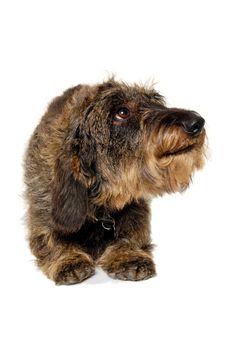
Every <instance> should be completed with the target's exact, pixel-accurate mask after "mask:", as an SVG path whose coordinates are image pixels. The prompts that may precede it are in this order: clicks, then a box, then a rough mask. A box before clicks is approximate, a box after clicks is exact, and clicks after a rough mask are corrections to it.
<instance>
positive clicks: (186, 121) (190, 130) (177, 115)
mask: <svg viewBox="0 0 233 350" xmlns="http://www.w3.org/2000/svg"><path fill="white" fill-rule="evenodd" d="M157 118H158V119H159V121H160V124H161V125H164V126H167V127H170V126H172V125H176V126H178V127H181V128H182V129H183V130H184V132H185V133H186V134H187V135H188V136H198V135H199V134H200V133H201V131H202V129H203V128H204V125H205V119H204V118H202V117H201V116H200V115H199V114H198V113H197V112H194V111H187V110H184V109H178V108H168V109H166V110H164V111H160V112H158V114H157Z"/></svg>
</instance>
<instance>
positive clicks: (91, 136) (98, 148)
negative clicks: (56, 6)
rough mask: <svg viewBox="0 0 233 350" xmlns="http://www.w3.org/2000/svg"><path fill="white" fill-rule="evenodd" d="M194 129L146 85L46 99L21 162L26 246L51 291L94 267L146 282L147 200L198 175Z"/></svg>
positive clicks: (81, 88)
mask: <svg viewBox="0 0 233 350" xmlns="http://www.w3.org/2000/svg"><path fill="white" fill-rule="evenodd" d="M204 124H205V120H204V119H203V118H202V117H201V116H200V115H199V114H198V113H196V112H194V111H191V110H185V109H178V108H168V107H167V106H166V103H165V100H164V97H163V96H162V95H161V94H160V93H158V92H157V91H155V90H154V88H153V86H152V87H147V86H141V85H137V84H135V85H128V84H126V83H124V82H118V81H116V80H115V79H114V78H111V79H109V80H107V81H105V82H103V83H100V84H96V85H92V86H90V85H77V86H75V87H72V88H70V89H68V90H66V91H65V92H64V93H63V95H61V96H59V97H56V98H55V99H54V100H53V101H52V102H51V104H50V105H49V107H48V109H47V112H46V113H45V115H44V116H43V117H42V119H41V121H40V123H39V125H38V126H37V128H36V129H35V131H34V133H33V135H32V137H31V139H30V142H29V145H28V148H27V150H26V154H25V159H24V168H25V184H26V199H27V203H28V211H27V224H28V229H29V235H28V240H29V245H30V248H31V251H32V253H33V254H34V255H35V257H36V260H37V264H38V266H39V268H40V269H41V270H42V271H43V272H44V273H45V275H46V276H47V277H48V278H50V279H52V280H53V281H54V282H55V283H56V284H58V285H59V284H67V285H69V284H74V283H79V282H82V281H83V280H85V279H87V278H89V277H91V276H92V275H93V274H94V272H95V267H96V266H100V267H102V269H103V270H104V271H105V272H106V273H107V274H108V275H109V276H111V277H113V278H117V279H121V280H131V281H139V280H144V279H148V278H150V277H152V276H155V275H156V269H155V264H154V262H153V257H152V243H151V237H150V208H149V204H150V200H151V198H153V197H155V196H161V195H163V194H164V193H173V192H177V191H178V192H182V191H184V190H185V189H186V188H187V187H188V186H189V184H190V181H191V178H192V174H193V172H194V170H196V169H200V168H202V166H203V165H204V159H205V138H206V131H205V128H204Z"/></svg>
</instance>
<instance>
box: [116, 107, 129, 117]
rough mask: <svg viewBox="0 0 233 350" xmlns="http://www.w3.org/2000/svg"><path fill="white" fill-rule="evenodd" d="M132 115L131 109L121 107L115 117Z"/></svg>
mask: <svg viewBox="0 0 233 350" xmlns="http://www.w3.org/2000/svg"><path fill="white" fill-rule="evenodd" d="M129 116H130V110H129V109H128V108H126V107H121V108H119V109H118V111H117V112H116V115H115V118H116V119H117V120H122V119H127V118H129Z"/></svg>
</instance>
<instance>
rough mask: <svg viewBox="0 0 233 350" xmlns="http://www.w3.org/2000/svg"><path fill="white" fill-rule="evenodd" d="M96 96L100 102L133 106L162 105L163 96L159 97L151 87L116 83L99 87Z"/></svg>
mask: <svg viewBox="0 0 233 350" xmlns="http://www.w3.org/2000/svg"><path fill="white" fill-rule="evenodd" d="M98 96H99V98H100V99H101V100H105V101H106V100H108V101H109V102H112V103H115V102H117V101H119V102H125V103H128V102H131V103H135V104H141V103H142V104H146V103H148V104H150V103H158V104H164V99H163V96H162V95H160V94H159V93H158V92H157V91H156V90H155V89H154V88H153V87H147V86H143V85H136V84H134V85H129V84H125V83H118V82H115V81H114V82H113V81H110V82H107V83H104V84H101V85H99V88H98Z"/></svg>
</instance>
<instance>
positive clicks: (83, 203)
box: [52, 157, 88, 233]
mask: <svg viewBox="0 0 233 350" xmlns="http://www.w3.org/2000/svg"><path fill="white" fill-rule="evenodd" d="M87 202H88V198H87V188H86V186H85V185H84V184H82V183H81V182H80V181H79V180H78V179H77V178H75V174H74V173H73V171H72V164H71V160H70V159H62V157H61V158H59V159H57V161H56V165H55V173H54V181H53V189H52V220H53V224H54V226H55V228H56V229H57V230H59V231H61V232H62V233H69V232H77V231H79V229H80V228H81V226H82V225H83V224H84V222H85V220H86V215H87V208H88V204H87Z"/></svg>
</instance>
